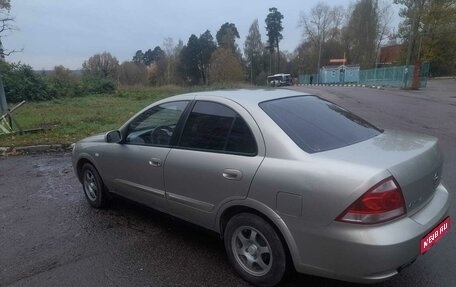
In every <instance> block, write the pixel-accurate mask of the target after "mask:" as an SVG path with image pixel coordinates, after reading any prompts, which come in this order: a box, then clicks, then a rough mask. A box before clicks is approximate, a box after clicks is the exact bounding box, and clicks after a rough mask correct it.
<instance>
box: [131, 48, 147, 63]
mask: <svg viewBox="0 0 456 287" xmlns="http://www.w3.org/2000/svg"><path fill="white" fill-rule="evenodd" d="M133 62H134V63H137V64H144V53H143V51H142V50H138V51H136V53H135V55H134V56H133Z"/></svg>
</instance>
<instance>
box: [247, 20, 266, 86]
mask: <svg viewBox="0 0 456 287" xmlns="http://www.w3.org/2000/svg"><path fill="white" fill-rule="evenodd" d="M262 53H263V43H262V42H261V34H260V27H259V25H258V19H255V20H254V21H253V23H252V25H250V29H249V34H248V35H247V37H246V39H245V42H244V54H245V57H246V58H247V63H248V66H249V70H250V74H249V78H250V83H252V84H253V82H254V79H255V78H256V77H257V76H258V75H259V74H260V73H261V72H262V71H263V68H262V64H261V57H262ZM255 83H256V84H258V83H257V82H255Z"/></svg>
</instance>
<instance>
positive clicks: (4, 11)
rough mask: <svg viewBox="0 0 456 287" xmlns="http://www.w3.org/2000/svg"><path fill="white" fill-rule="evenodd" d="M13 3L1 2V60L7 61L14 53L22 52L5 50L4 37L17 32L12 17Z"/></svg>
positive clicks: (7, 0) (6, 0)
mask: <svg viewBox="0 0 456 287" xmlns="http://www.w3.org/2000/svg"><path fill="white" fill-rule="evenodd" d="M10 2H11V1H10V0H0V58H1V59H5V56H9V55H11V54H12V53H16V52H21V51H22V50H23V49H20V50H15V49H13V50H5V49H4V48H3V43H2V37H4V36H6V35H7V34H8V32H10V31H13V30H16V29H17V28H16V26H14V25H13V22H14V17H12V16H11V14H10V11H11V3H10Z"/></svg>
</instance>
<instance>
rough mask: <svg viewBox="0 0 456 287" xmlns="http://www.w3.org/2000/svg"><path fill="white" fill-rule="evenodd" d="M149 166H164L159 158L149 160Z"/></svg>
mask: <svg viewBox="0 0 456 287" xmlns="http://www.w3.org/2000/svg"><path fill="white" fill-rule="evenodd" d="M149 164H150V165H151V166H153V167H160V166H161V165H162V161H161V159H159V158H151V159H150V160H149Z"/></svg>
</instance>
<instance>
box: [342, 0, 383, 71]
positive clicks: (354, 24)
mask: <svg viewBox="0 0 456 287" xmlns="http://www.w3.org/2000/svg"><path fill="white" fill-rule="evenodd" d="M379 32H380V31H379V14H378V5H377V1H374V0H359V1H358V2H356V4H355V7H354V9H353V11H352V13H351V15H350V20H349V22H348V26H347V33H348V41H349V43H348V45H349V52H350V54H349V57H350V60H351V62H352V63H355V64H359V65H360V66H361V68H362V69H366V68H371V67H372V66H373V65H374V63H375V60H376V46H377V38H378V35H379Z"/></svg>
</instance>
